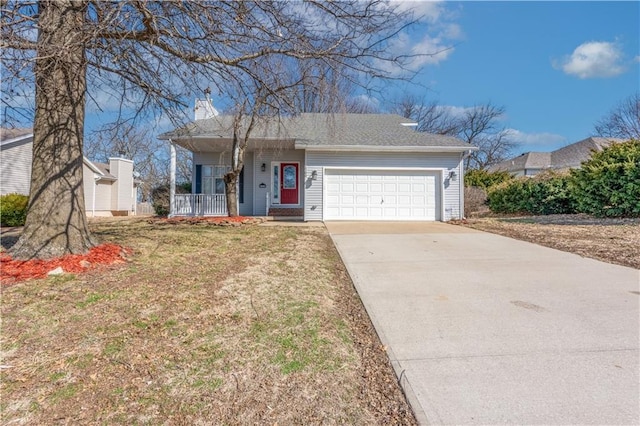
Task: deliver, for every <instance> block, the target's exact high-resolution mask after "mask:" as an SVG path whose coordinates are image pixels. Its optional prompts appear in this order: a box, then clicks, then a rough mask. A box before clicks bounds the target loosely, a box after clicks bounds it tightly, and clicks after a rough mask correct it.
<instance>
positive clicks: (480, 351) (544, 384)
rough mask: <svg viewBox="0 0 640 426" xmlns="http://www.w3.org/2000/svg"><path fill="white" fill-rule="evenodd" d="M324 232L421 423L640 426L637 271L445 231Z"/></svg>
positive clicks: (357, 226) (335, 228) (385, 226)
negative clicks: (619, 425) (329, 239)
mask: <svg viewBox="0 0 640 426" xmlns="http://www.w3.org/2000/svg"><path fill="white" fill-rule="evenodd" d="M326 226H327V229H328V230H329V233H330V234H331V237H332V238H333V241H334V243H335V245H336V247H337V248H338V251H339V252H340V255H341V256H342V259H343V260H344V263H345V265H346V266H347V269H348V271H349V274H350V275H351V277H352V279H353V281H354V283H355V286H356V288H357V290H358V292H359V294H360V296H361V298H362V301H363V302H364V305H365V307H366V309H367V311H368V312H369V315H370V317H371V319H372V321H373V323H374V326H375V328H376V330H377V331H378V334H379V335H380V338H381V340H382V342H383V344H384V345H385V346H386V347H387V350H388V353H389V355H390V358H391V361H392V363H393V366H394V368H395V369H396V373H397V374H398V376H400V377H401V383H402V385H403V387H404V389H405V392H406V393H407V396H408V398H409V401H410V403H411V405H412V407H413V408H414V411H415V413H416V416H417V418H418V420H419V421H420V423H421V424H459V425H462V424H492V425H495V424H520V425H523V424H601V425H613V424H640V414H639V404H640V403H639V401H640V393H639V384H638V383H639V381H640V379H639V370H640V358H639V351H638V348H639V344H638V341H639V325H638V323H639V318H640V308H639V294H640V271H638V270H636V269H632V268H626V267H622V266H615V265H610V264H607V263H602V262H598V261H595V260H591V259H586V258H582V257H580V256H577V255H573V254H569V253H564V252H561V251H557V250H553V249H549V248H545V247H541V246H538V245H534V244H530V243H526V242H522V241H517V240H513V239H510V238H505V237H501V236H497V235H493V234H488V233H484V232H479V231H473V230H470V229H466V228H462V227H457V226H453V225H447V224H443V223H363V222H328V223H326Z"/></svg>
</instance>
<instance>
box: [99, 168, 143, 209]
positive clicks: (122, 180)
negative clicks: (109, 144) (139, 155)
mask: <svg viewBox="0 0 640 426" xmlns="http://www.w3.org/2000/svg"><path fill="white" fill-rule="evenodd" d="M109 172H110V173H111V174H112V175H114V176H115V177H116V178H117V179H118V180H117V181H115V182H114V183H113V184H112V185H111V210H113V211H118V212H128V213H132V212H133V211H134V209H135V207H134V204H135V200H134V198H133V195H134V193H133V161H131V160H125V159H123V158H109ZM98 186H100V185H98Z"/></svg>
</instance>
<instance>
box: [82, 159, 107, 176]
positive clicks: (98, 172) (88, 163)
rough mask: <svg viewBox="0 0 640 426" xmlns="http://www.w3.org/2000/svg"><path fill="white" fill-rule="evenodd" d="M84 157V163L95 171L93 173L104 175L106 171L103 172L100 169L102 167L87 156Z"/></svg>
mask: <svg viewBox="0 0 640 426" xmlns="http://www.w3.org/2000/svg"><path fill="white" fill-rule="evenodd" d="M82 159H83V160H84V163H85V164H86V165H87V167H89V168H90V169H91V170H92V171H93V173H95V174H98V175H100V176H104V173H102V171H100V169H99V168H98V167H97V166H96V165H95V164H93V163H92V162H91V160H89V159H88V158H87V157H85V156H82Z"/></svg>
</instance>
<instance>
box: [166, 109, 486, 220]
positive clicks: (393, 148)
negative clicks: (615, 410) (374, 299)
mask: <svg viewBox="0 0 640 426" xmlns="http://www.w3.org/2000/svg"><path fill="white" fill-rule="evenodd" d="M197 105H198V104H197ZM200 105H201V104H200ZM196 114H197V116H198V111H196ZM200 116H201V117H202V115H200ZM205 116H206V115H205ZM232 124H233V117H231V116H219V115H216V116H213V117H210V118H203V119H199V120H198V119H196V121H194V122H192V123H190V124H188V125H186V126H185V127H183V128H180V129H176V130H174V131H171V132H168V133H164V134H162V135H160V136H159V138H160V139H162V140H168V141H170V142H171V149H172V156H174V155H175V146H174V145H179V146H182V147H184V148H186V149H188V150H189V151H191V152H192V153H193V164H194V171H193V181H192V188H193V194H172V195H171V198H172V200H173V203H172V204H171V215H225V214H227V210H226V198H225V194H224V192H225V190H224V181H223V176H224V174H225V173H226V172H227V170H229V166H230V164H231V163H230V150H231V146H232V145H231V141H232V127H233V126H232ZM415 126H416V123H411V122H410V121H409V120H407V119H405V118H402V117H400V116H398V115H391V114H301V115H300V116H297V117H281V118H280V120H277V121H275V122H274V121H271V122H262V123H260V124H259V125H258V126H257V128H256V129H255V130H254V131H253V133H252V135H251V137H250V140H249V143H248V149H247V152H246V155H245V157H244V168H243V171H242V173H241V174H240V177H239V182H238V194H239V213H240V214H241V215H246V216H265V215H267V216H296V217H299V218H302V219H303V220H305V221H325V220H441V221H446V220H450V219H459V218H462V215H463V212H464V206H463V203H464V196H463V195H464V191H463V176H464V171H463V159H464V158H465V156H466V155H467V154H468V153H469V152H470V151H472V150H475V149H476V148H475V147H473V146H472V145H469V144H467V143H465V142H463V141H461V140H459V139H456V138H453V137H449V136H441V135H433V134H427V133H420V132H417V131H415ZM174 176H175V164H173V165H172V178H173V179H174V183H175V178H174ZM172 186H173V185H172Z"/></svg>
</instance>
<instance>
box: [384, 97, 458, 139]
mask: <svg viewBox="0 0 640 426" xmlns="http://www.w3.org/2000/svg"><path fill="white" fill-rule="evenodd" d="M390 110H391V112H393V113H395V114H398V115H401V116H403V117H406V118H410V119H412V120H415V122H416V123H418V126H417V128H416V130H418V131H419V132H425V133H433V134H437V135H450V136H457V135H458V133H459V132H460V130H461V129H460V124H461V122H460V120H459V118H458V117H456V116H455V115H454V114H452V113H451V112H450V110H448V109H447V108H445V107H443V106H441V105H440V104H439V103H438V102H437V101H430V102H426V101H425V100H424V99H420V98H418V97H417V96H414V95H404V96H403V97H401V98H400V100H399V101H396V102H394V103H393V104H392V106H391V108H390Z"/></svg>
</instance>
